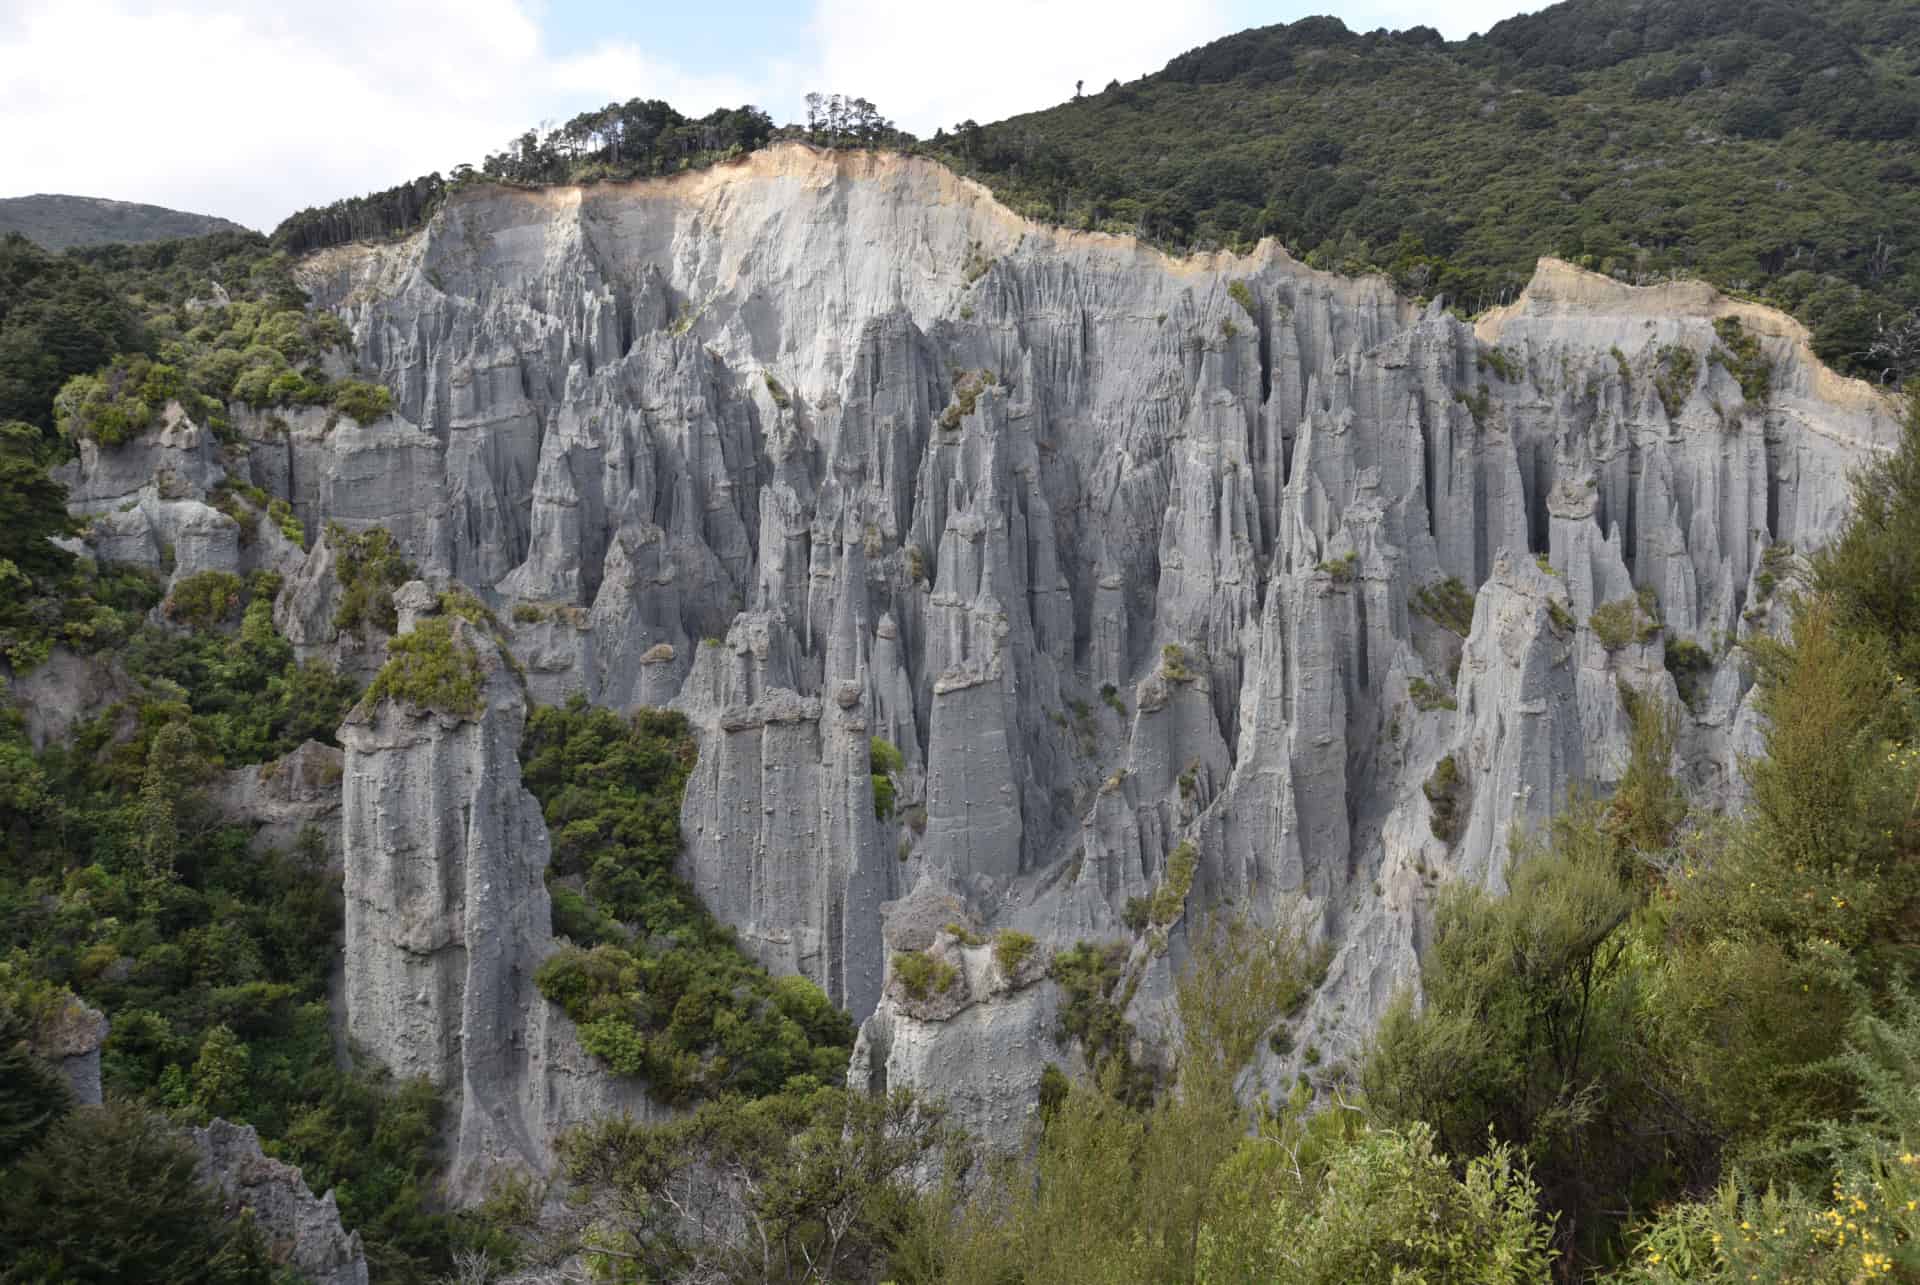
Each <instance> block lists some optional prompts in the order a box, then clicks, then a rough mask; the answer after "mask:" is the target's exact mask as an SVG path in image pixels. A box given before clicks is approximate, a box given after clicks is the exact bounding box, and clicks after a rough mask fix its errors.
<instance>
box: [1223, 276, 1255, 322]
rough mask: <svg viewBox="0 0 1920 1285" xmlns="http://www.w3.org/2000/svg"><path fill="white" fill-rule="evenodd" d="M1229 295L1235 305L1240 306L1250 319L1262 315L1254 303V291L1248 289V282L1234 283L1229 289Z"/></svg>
mask: <svg viewBox="0 0 1920 1285" xmlns="http://www.w3.org/2000/svg"><path fill="white" fill-rule="evenodd" d="M1227 294H1228V296H1229V297H1231V298H1232V299H1233V301H1234V302H1235V303H1237V304H1239V305H1240V307H1241V309H1242V310H1243V311H1245V312H1246V314H1247V315H1248V316H1249V317H1258V316H1259V315H1260V310H1259V308H1258V306H1257V305H1256V304H1255V303H1254V301H1253V291H1251V290H1249V289H1248V288H1247V283H1246V282H1244V281H1235V282H1233V283H1232V284H1231V285H1229V286H1228V287H1227Z"/></svg>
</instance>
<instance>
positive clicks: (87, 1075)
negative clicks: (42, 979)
mask: <svg viewBox="0 0 1920 1285" xmlns="http://www.w3.org/2000/svg"><path fill="white" fill-rule="evenodd" d="M106 1042H107V1015H106V1014H105V1013H102V1012H101V1011H100V1010H99V1009H97V1008H92V1007H89V1006H88V1005H87V1004H85V1003H83V1002H82V1001H81V1000H80V999H78V998H77V997H75V996H73V995H68V996H67V997H66V1000H65V1002H64V1003H63V1004H62V1005H61V1006H60V1008H59V1010H58V1011H57V1012H54V1013H51V1014H49V1015H47V1016H46V1017H43V1018H42V1019H41V1021H40V1025H39V1027H38V1029H36V1030H35V1031H34V1033H33V1039H32V1041H31V1048H32V1050H33V1055H34V1056H35V1057H37V1058H39V1059H41V1060H42V1061H44V1062H50V1063H52V1064H53V1066H54V1068H55V1069H56V1070H58V1071H59V1072H60V1073H61V1074H62V1075H65V1076H66V1077H67V1087H68V1088H69V1089H72V1090H73V1100H74V1101H75V1102H76V1103H78V1104H79V1105H81V1106H83V1107H97V1106H99V1105H100V1102H101V1096H100V1050H101V1049H102V1048H103V1047H105V1045H106Z"/></svg>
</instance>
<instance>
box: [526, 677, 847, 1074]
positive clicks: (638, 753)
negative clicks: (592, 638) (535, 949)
mask: <svg viewBox="0 0 1920 1285" xmlns="http://www.w3.org/2000/svg"><path fill="white" fill-rule="evenodd" d="M696 753H697V749H696V746H695V744H694V740H693V736H692V734H691V731H690V730H689V728H688V726H687V721H686V719H685V718H684V717H683V716H681V715H680V714H677V713H672V712H669V711H667V710H654V709H644V708H643V709H639V710H636V711H634V713H633V714H632V716H631V717H628V718H622V717H621V716H620V715H618V714H615V713H614V712H612V711H611V710H606V709H596V708H594V707H592V706H590V705H588V704H587V703H586V701H585V700H584V698H581V697H577V696H576V697H575V698H574V699H572V700H570V701H569V702H568V703H567V704H566V705H564V706H543V707H541V708H538V709H536V710H534V711H533V713H532V714H531V715H530V716H529V717H528V720H527V730H526V735H525V737H524V738H523V739H522V742H521V747H520V755H521V772H522V780H523V781H524V782H525V784H526V787H527V789H528V790H529V791H531V792H532V794H533V796H534V797H535V798H536V799H537V800H539V802H540V806H541V810H542V813H543V815H544V816H545V818H546V822H547V829H548V832H549V833H550V834H551V835H552V838H553V851H552V864H551V865H550V866H549V868H548V883H549V885H550V887H551V889H552V896H553V913H554V931H555V932H556V933H561V934H564V935H566V936H568V937H570V938H571V939H572V940H573V941H575V942H576V943H578V944H579V945H580V946H583V947H591V949H573V950H566V951H561V952H559V953H558V954H556V955H555V956H553V957H552V959H550V960H549V961H548V962H547V963H546V964H545V965H543V966H542V968H541V969H540V971H539V973H538V974H537V975H536V977H535V982H536V984H537V985H538V986H539V987H540V990H541V993H542V994H544V995H545V996H547V998H549V999H551V1000H552V1001H553V1002H554V1003H556V1004H559V1005H560V1006H561V1007H562V1008H563V1009H565V1010H566V1012H567V1013H568V1015H569V1016H571V1017H573V1019H574V1020H575V1021H576V1022H580V1023H583V1024H585V1023H594V1024H597V1025H596V1027H595V1029H596V1032H597V1033H596V1034H595V1036H594V1037H593V1039H594V1041H595V1047H594V1048H592V1049H590V1051H593V1052H596V1054H597V1055H602V1056H604V1057H605V1059H606V1060H607V1061H608V1062H609V1064H610V1065H613V1066H614V1067H615V1068H616V1069H617V1070H619V1071H621V1072H622V1073H623V1074H638V1075H642V1076H644V1077H645V1078H646V1080H647V1081H648V1092H649V1093H651V1094H653V1095H654V1096H656V1097H658V1098H661V1099H662V1100H665V1101H673V1102H688V1101H692V1100H694V1099H697V1098H705V1097H714V1096H718V1095H721V1094H725V1093H729V1092H734V1093H743V1094H747V1095H749V1096H754V1097H759V1096H763V1095H766V1094H769V1093H774V1092H776V1091H778V1090H779V1089H780V1087H781V1086H782V1085H784V1084H786V1083H787V1081H788V1080H789V1079H790V1078H791V1077H793V1076H795V1075H812V1076H817V1077H819V1078H820V1079H822V1080H826V1081H832V1080H836V1079H844V1078H845V1075H846V1064H847V1056H848V1053H849V1051H850V1050H851V1048H852V1045H853V1027H852V1023H851V1022H850V1021H849V1020H848V1019H847V1017H846V1015H845V1014H843V1013H840V1012H838V1011H837V1010H835V1009H834V1008H833V1006H832V1005H831V1004H829V1003H828V1002H827V1000H826V997H825V996H824V995H822V994H821V993H820V991H819V989H818V988H817V987H815V986H813V985H812V983H810V982H808V981H806V980H805V979H804V978H799V977H787V978H781V979H778V980H775V979H773V978H770V977H769V976H768V975H767V973H766V970H765V969H763V968H761V967H759V966H758V965H756V964H754V963H753V962H752V961H751V960H749V959H747V958H746V956H745V955H743V954H742V953H741V950H740V947H739V943H738V941H737V940H736V939H735V938H734V936H733V934H732V933H731V932H730V931H729V930H727V929H726V928H725V927H723V926H722V925H721V924H719V923H718V922H716V921H715V920H714V918H713V916H712V915H711V914H709V913H708V912H707V910H706V908H705V907H704V906H702V905H701V904H700V900H699V898H698V897H696V896H695V895H694V892H693V890H692V889H691V888H689V887H688V886H687V885H686V883H685V882H684V881H683V880H681V879H680V878H679V877H678V876H677V875H676V874H675V873H674V866H675V862H676V861H677V860H678V858H679V853H680V804H681V798H682V796H683V795H684V793H685V790H686V782H687V777H688V775H689V774H690V773H691V772H692V770H693V764H694V761H695V758H696ZM562 879H566V880H569V881H571V880H579V881H581V882H582V883H584V886H585V891H584V893H580V892H573V891H571V890H569V889H568V888H567V886H566V885H565V884H562V883H560V882H559V881H560V880H562ZM583 1038H584V1037H583ZM635 1068H638V1069H635Z"/></svg>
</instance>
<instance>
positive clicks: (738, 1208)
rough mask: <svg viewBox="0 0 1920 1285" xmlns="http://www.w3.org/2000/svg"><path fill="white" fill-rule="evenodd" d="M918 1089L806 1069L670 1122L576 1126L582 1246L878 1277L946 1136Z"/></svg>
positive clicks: (676, 1267)
mask: <svg viewBox="0 0 1920 1285" xmlns="http://www.w3.org/2000/svg"><path fill="white" fill-rule="evenodd" d="M944 1137H945V1130H944V1125H943V1123H942V1116H941V1113H940V1112H939V1111H938V1110H937V1109H935V1108H933V1107H931V1106H930V1105H928V1104H926V1103H922V1102H919V1101H917V1100H916V1099H915V1098H914V1097H913V1096H912V1095H911V1094H910V1093H908V1092H907V1091H906V1090H904V1089H902V1090H896V1091H894V1092H893V1093H890V1094H886V1095H883V1096H874V1097H870V1096H868V1095H866V1094H862V1093H858V1092H853V1091H850V1090H848V1089H844V1088H840V1087H837V1086H824V1087H823V1086H821V1085H819V1084H818V1083H817V1082H813V1081H809V1080H805V1079H802V1080H796V1081H795V1082H794V1083H793V1084H791V1085H790V1086H789V1087H788V1088H787V1089H786V1090H785V1091H784V1092H782V1093H780V1094H778V1095H775V1096H773V1097H768V1098H762V1099H759V1100H757V1101H752V1102H748V1101H745V1100H743V1099H740V1098H732V1097H729V1098H724V1099H721V1100H720V1101H717V1102H710V1103H707V1104H705V1105H703V1106H701V1107H700V1109H699V1110H697V1111H695V1112H694V1113H693V1114H692V1115H691V1116H688V1117H685V1118H682V1119H680V1120H675V1121H673V1122H671V1123H669V1124H660V1125H644V1124H639V1123H636V1122H635V1121H634V1120H633V1119H632V1118H631V1117H625V1118H619V1119H615V1118H608V1119H604V1120H601V1121H599V1122H598V1123H596V1124H593V1125H589V1126H586V1127H584V1128H582V1129H579V1130H576V1131H574V1132H573V1133H570V1134H568V1135H567V1136H566V1137H565V1138H564V1139H563V1141H562V1143H561V1156H562V1160H563V1163H564V1164H565V1166H566V1172H567V1176H568V1179H569V1180H570V1181H571V1182H573V1183H575V1184H577V1185H578V1186H579V1187H580V1189H581V1193H582V1198H581V1200H580V1201H579V1202H578V1204H577V1206H576V1208H578V1209H579V1210H580V1215H581V1220H582V1221H581V1223H580V1225H579V1227H578V1240H577V1242H576V1244H577V1245H578V1247H579V1248H580V1249H581V1250H583V1251H584V1252H585V1253H586V1254H587V1256H588V1259H589V1261H592V1260H594V1259H596V1258H598V1259H601V1260H603V1261H611V1262H616V1263H620V1264H623V1265H624V1264H638V1265H640V1266H641V1267H642V1268H643V1269H644V1270H646V1271H647V1272H649V1273H655V1274H657V1275H658V1277H659V1278H662V1279H737V1280H745V1279H752V1280H761V1281H808V1282H814V1281H818V1282H828V1281H835V1280H841V1279H845V1278H847V1277H848V1276H852V1277H854V1278H866V1277H867V1275H868V1274H869V1270H870V1269H871V1267H873V1266H874V1265H876V1264H877V1263H878V1262H879V1261H880V1259H881V1257H882V1255H883V1252H884V1249H885V1246H886V1244H887V1242H888V1240H889V1239H890V1236H891V1233H892V1230H893V1228H894V1227H895V1226H896V1225H897V1223H898V1222H899V1220H900V1219H901V1218H902V1217H903V1216H904V1211H905V1209H906V1208H907V1206H908V1205H909V1204H910V1202H911V1200H912V1194H911V1193H912V1186H911V1179H912V1175H913V1173H914V1171H915V1168H916V1167H917V1166H918V1165H920V1164H922V1163H923V1162H925V1161H926V1159H927V1158H928V1157H929V1156H930V1155H931V1154H932V1153H933V1150H934V1148H935V1147H936V1146H937V1145H938V1144H939V1143H940V1142H941V1141H942V1140H943V1139H944Z"/></svg>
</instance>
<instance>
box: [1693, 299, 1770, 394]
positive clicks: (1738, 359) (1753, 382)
mask: <svg viewBox="0 0 1920 1285" xmlns="http://www.w3.org/2000/svg"><path fill="white" fill-rule="evenodd" d="M1713 332H1714V333H1715V334H1716V335H1718V336H1719V337H1720V346H1717V347H1715V348H1714V350H1713V352H1712V353H1711V354H1709V357H1708V359H1709V360H1710V361H1712V362H1713V363H1714V364H1716V365H1719V366H1723V367H1725V368H1726V370H1727V373H1728V374H1730V375H1732V376H1733V377H1734V379H1735V381H1737V382H1738V383H1739V385H1740V395H1741V396H1743V397H1745V398H1746V399H1747V400H1748V401H1749V402H1751V403H1753V404H1754V405H1755V406H1761V405H1765V404H1766V400H1767V396H1768V394H1769V393H1770V392H1771V391H1772V389H1773V362H1772V361H1770V360H1768V358H1767V355H1766V353H1765V352H1763V351H1762V350H1761V347H1760V338H1759V336H1758V335H1754V334H1751V333H1749V332H1748V331H1747V329H1746V328H1745V327H1744V326H1742V325H1741V324H1740V319H1739V318H1738V317H1722V318H1720V319H1719V320H1718V321H1715V322H1714V323H1713Z"/></svg>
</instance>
